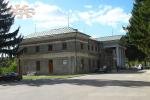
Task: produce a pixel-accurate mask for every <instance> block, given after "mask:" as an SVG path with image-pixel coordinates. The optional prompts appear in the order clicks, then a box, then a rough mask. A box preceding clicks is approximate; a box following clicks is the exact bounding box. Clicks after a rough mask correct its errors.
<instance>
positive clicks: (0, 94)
mask: <svg viewBox="0 0 150 100" xmlns="http://www.w3.org/2000/svg"><path fill="white" fill-rule="evenodd" d="M0 100H150V71H141V72H136V73H126V72H123V73H110V74H91V75H86V76H82V77H76V78H72V79H52V80H50V79H47V80H34V81H33V80H32V81H30V80H26V81H21V82H12V83H4V82H3V83H0Z"/></svg>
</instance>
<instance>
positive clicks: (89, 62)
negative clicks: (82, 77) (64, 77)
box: [89, 59, 91, 67]
mask: <svg viewBox="0 0 150 100" xmlns="http://www.w3.org/2000/svg"><path fill="white" fill-rule="evenodd" d="M89 66H90V67H91V60H90V59H89Z"/></svg>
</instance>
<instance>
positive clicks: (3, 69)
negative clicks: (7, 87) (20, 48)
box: [0, 59, 17, 74]
mask: <svg viewBox="0 0 150 100" xmlns="http://www.w3.org/2000/svg"><path fill="white" fill-rule="evenodd" d="M16 69H17V63H16V59H9V60H7V61H6V66H0V74H6V73H10V72H16Z"/></svg>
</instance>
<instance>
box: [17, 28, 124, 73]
mask: <svg viewBox="0 0 150 100" xmlns="http://www.w3.org/2000/svg"><path fill="white" fill-rule="evenodd" d="M121 38H122V36H121V35H117V36H109V37H100V38H92V37H91V36H89V35H87V34H85V33H82V32H80V31H79V30H77V29H73V28H70V27H66V28H59V29H52V30H50V31H45V32H37V33H34V34H30V35H28V36H26V37H25V38H24V39H23V41H22V43H21V45H20V50H22V53H21V54H20V55H19V57H18V59H19V68H18V69H19V70H20V71H21V72H22V73H23V74H27V73H32V72H36V73H37V74H76V73H90V72H94V71H95V70H96V69H97V68H100V67H102V66H107V67H109V68H110V69H114V68H116V66H119V67H124V66H125V53H124V52H125V48H124V47H123V46H122V45H121V44H120V39H121Z"/></svg>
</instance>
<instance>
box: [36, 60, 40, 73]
mask: <svg viewBox="0 0 150 100" xmlns="http://www.w3.org/2000/svg"><path fill="white" fill-rule="evenodd" d="M36 71H40V61H36Z"/></svg>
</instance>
